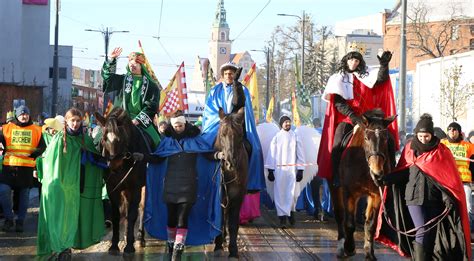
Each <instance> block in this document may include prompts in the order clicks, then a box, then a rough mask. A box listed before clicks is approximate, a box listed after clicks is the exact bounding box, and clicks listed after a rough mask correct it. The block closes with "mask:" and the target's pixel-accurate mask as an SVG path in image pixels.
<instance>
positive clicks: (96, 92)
mask: <svg viewBox="0 0 474 261" xmlns="http://www.w3.org/2000/svg"><path fill="white" fill-rule="evenodd" d="M72 78H73V80H72V90H71V96H72V106H74V107H76V108H78V109H80V110H82V111H83V112H87V113H88V114H89V115H91V114H92V113H94V112H96V111H99V112H102V111H103V109H104V103H103V99H104V94H103V92H102V84H103V79H102V77H101V75H100V71H99V70H86V69H82V68H79V67H76V66H73V68H72Z"/></svg>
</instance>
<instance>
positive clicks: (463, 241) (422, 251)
mask: <svg viewBox="0 0 474 261" xmlns="http://www.w3.org/2000/svg"><path fill="white" fill-rule="evenodd" d="M415 135H416V136H415V137H414V138H413V140H412V141H411V142H409V143H408V144H406V145H405V148H404V150H403V152H402V156H401V158H400V160H399V162H398V165H397V168H396V169H395V171H394V172H392V173H390V174H388V175H385V176H384V177H383V178H382V183H383V184H384V185H387V187H385V189H384V196H383V199H382V205H381V208H380V212H379V217H378V225H377V230H376V238H375V239H376V240H377V241H380V242H382V243H383V244H385V245H387V246H389V247H391V248H393V249H394V250H396V251H397V252H398V253H399V254H400V255H402V256H412V258H413V259H414V260H471V244H470V230H469V219H468V216H467V211H466V199H465V196H464V189H463V184H462V182H461V178H460V176H459V171H458V169H457V167H456V163H455V160H454V158H453V156H452V154H451V151H450V150H449V149H448V148H447V147H446V146H445V145H444V144H442V143H440V140H439V139H438V138H437V137H436V136H434V128H433V120H432V118H431V116H430V115H429V114H423V115H422V116H421V118H420V121H419V122H418V123H417V125H416V128H415ZM430 221H431V224H427V223H428V222H430ZM389 222H390V223H389ZM414 228H415V229H414ZM410 230H411V233H409V234H411V236H407V235H406V234H404V233H402V232H403V231H405V232H406V231H410Z"/></svg>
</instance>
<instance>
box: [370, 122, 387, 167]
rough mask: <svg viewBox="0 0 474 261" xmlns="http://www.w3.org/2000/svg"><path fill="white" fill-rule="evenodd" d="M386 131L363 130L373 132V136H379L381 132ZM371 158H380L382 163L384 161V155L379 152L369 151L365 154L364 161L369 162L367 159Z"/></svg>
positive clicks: (384, 130)
mask: <svg viewBox="0 0 474 261" xmlns="http://www.w3.org/2000/svg"><path fill="white" fill-rule="evenodd" d="M386 131H388V130H387V129H374V130H371V129H365V132H374V133H375V135H377V136H378V135H380V133H381V132H386ZM372 156H379V157H382V158H383V160H384V162H385V160H386V158H385V155H384V154H383V153H382V152H380V151H369V152H367V151H366V152H365V159H366V160H367V162H368V161H369V158H370V157H372Z"/></svg>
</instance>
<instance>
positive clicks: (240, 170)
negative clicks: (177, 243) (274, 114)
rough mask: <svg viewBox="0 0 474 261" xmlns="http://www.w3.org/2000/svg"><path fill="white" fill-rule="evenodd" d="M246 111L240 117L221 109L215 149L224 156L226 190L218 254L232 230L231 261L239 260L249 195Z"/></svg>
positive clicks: (223, 187)
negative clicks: (243, 212)
mask: <svg viewBox="0 0 474 261" xmlns="http://www.w3.org/2000/svg"><path fill="white" fill-rule="evenodd" d="M244 117H245V115H244V108H240V109H239V111H238V112H237V113H231V114H228V115H225V114H224V111H223V110H222V109H221V108H220V109H219V118H220V126H219V130H218V132H217V138H216V142H215V144H214V148H215V149H216V150H217V151H221V152H223V153H224V159H223V160H222V161H221V172H222V179H221V187H222V204H221V205H222V211H223V222H222V226H223V229H222V231H223V234H221V235H219V236H217V237H216V239H215V248H214V251H216V252H221V251H222V250H223V247H222V244H223V242H224V239H225V235H226V227H228V228H229V258H238V256H239V255H238V247H237V235H238V231H239V217H240V207H241V206H242V201H243V199H244V196H245V193H247V174H248V173H247V172H248V164H249V163H248V161H249V158H248V154H247V150H246V149H245V147H244V143H243V139H244V130H243V128H242V124H243V122H244Z"/></svg>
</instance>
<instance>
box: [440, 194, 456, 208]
mask: <svg viewBox="0 0 474 261" xmlns="http://www.w3.org/2000/svg"><path fill="white" fill-rule="evenodd" d="M442 196H443V203H444V205H445V206H446V207H447V208H448V209H451V208H453V206H454V204H453V200H452V199H451V197H450V196H449V195H448V194H447V193H445V192H442Z"/></svg>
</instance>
